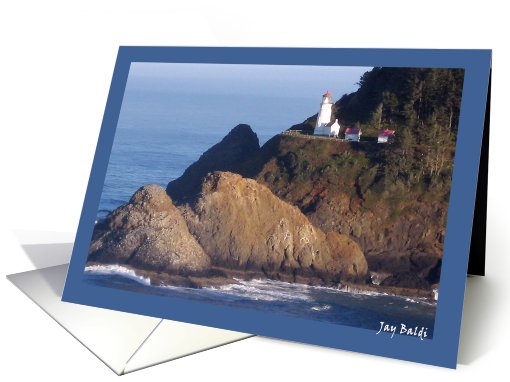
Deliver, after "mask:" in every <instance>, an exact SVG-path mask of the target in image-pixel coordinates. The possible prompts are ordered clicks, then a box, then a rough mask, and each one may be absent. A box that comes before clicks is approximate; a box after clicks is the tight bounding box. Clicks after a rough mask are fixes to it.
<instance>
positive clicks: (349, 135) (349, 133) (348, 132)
mask: <svg viewBox="0 0 510 382" xmlns="http://www.w3.org/2000/svg"><path fill="white" fill-rule="evenodd" d="M345 139H346V140H348V141H356V142H359V140H360V139H361V129H356V128H354V127H348V128H347V129H345Z"/></svg>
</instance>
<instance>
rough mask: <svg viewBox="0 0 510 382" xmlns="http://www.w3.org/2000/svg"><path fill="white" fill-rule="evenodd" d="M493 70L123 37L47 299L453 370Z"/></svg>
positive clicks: (431, 58)
mask: <svg viewBox="0 0 510 382" xmlns="http://www.w3.org/2000/svg"><path fill="white" fill-rule="evenodd" d="M490 65H491V52H490V51H483V50H399V49H310V48H307V49H301V48H192V47H158V48H153V47H122V48H121V49H120V50H119V55H118V59H117V63H116V66H115V71H114V74H113V80H112V85H111V90H110V94H109V97H108V102H107V106H106V111H105V115H104V120H103V125H102V128H101V133H100V137H99V141H98V145H97V150H96V155H95V159H94V164H93V168H92V172H91V176H90V181H89V186H88V189H87V195H86V199H85V203H84V207H83V212H82V216H81V220H80V225H79V231H78V235H77V238H76V242H75V246H74V250H73V256H72V260H71V265H70V268H69V272H68V276H67V280H66V286H65V290H64V294H63V300H64V301H67V302H75V303H79V304H85V305H92V306H97V307H103V308H108V309H113V310H119V311H125V312H131V313H138V314H143V315H147V316H153V317H163V318H168V319H172V320H177V321H183V322H188V323H193V324H199V325H206V326H211V327H216V328H222V329H229V330H234V331H239V332H244V333H253V334H259V335H264V336H269V337H274V338H281V339H287V340H293V341H299V342H305V343H312V344H318V345H323V346H329V347H334V348H339V349H348V350H354V351H359V352H365V353H370V354H376V355H383V356H388V357H394V358H400V359H404V360H410V361H416V362H423V363H429V364H434V365H440V366H446V367H455V365H456V356H457V347H458V339H459V331H460V322H461V315H462V304H463V293H464V287H465V278H466V273H467V266H468V259H469V258H470V248H471V262H470V266H471V268H470V272H471V273H474V274H483V270H484V267H483V264H484V238H485V211H486V193H485V192H486V182H487V180H486V177H485V176H486V172H487V160H488V156H487V147H488V96H489V91H488V89H489V75H490ZM486 115H487V118H486ZM484 122H485V125H486V126H485V129H484ZM483 133H485V134H483ZM483 135H484V137H485V139H484V144H483V145H482V136H483ZM482 146H483V149H482ZM479 170H480V171H479ZM475 201H476V203H475ZM475 204H476V213H475ZM473 222H474V224H473Z"/></svg>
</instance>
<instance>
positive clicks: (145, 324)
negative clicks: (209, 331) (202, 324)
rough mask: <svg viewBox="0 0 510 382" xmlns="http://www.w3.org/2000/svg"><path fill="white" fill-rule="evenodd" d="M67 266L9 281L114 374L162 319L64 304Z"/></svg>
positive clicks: (118, 372)
mask: <svg viewBox="0 0 510 382" xmlns="http://www.w3.org/2000/svg"><path fill="white" fill-rule="evenodd" d="M67 267H68V266H67V265H59V266H55V267H50V268H43V269H38V270H34V271H29V272H23V273H18V274H14V275H9V276H7V278H8V279H9V280H10V281H11V282H12V283H13V284H14V285H16V286H17V287H18V288H19V289H20V290H22V291H23V292H24V293H25V294H26V295H27V296H28V297H30V299H32V300H33V301H34V302H35V303H36V304H37V305H39V306H40V307H41V308H42V309H43V310H44V311H45V312H46V313H48V314H49V315H50V316H51V317H52V318H53V319H54V320H55V321H57V322H58V323H59V324H60V325H61V326H62V327H63V328H64V329H66V330H67V331H68V332H69V333H70V334H72V335H73V336H74V337H75V338H76V339H77V340H78V341H80V342H81V343H82V344H83V345H84V346H85V347H87V348H88V349H89V350H90V351H91V352H92V353H93V354H94V355H96V356H97V357H98V358H99V359H100V360H101V361H103V362H104V363H105V364H106V365H107V366H108V367H110V368H111V369H112V370H113V371H114V372H115V373H117V374H122V373H123V371H124V369H125V366H126V364H127V362H128V360H129V359H130V358H131V357H132V356H133V354H134V353H135V352H136V350H137V349H138V348H139V347H140V345H141V344H142V343H143V342H144V340H145V339H146V338H147V337H148V336H149V335H150V333H151V332H152V331H153V330H154V329H155V328H156V326H157V325H158V324H159V322H160V321H161V319H159V318H153V317H146V316H140V315H135V314H127V313H123V312H117V311H113V310H107V309H100V308H93V307H90V306H84V305H78V304H71V303H66V302H62V301H61V300H60V296H61V295H62V289H63V287H64V282H65V277H66V274H67Z"/></svg>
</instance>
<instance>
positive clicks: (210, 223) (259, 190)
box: [181, 172, 367, 282]
mask: <svg viewBox="0 0 510 382" xmlns="http://www.w3.org/2000/svg"><path fill="white" fill-rule="evenodd" d="M181 209H182V211H183V215H184V217H185V219H186V221H187V223H188V227H189V229H190V231H191V232H192V233H193V235H194V236H195V237H196V238H197V240H198V242H199V243H200V245H201V246H202V248H203V249H204V250H205V252H206V253H207V254H208V255H209V256H210V258H211V261H212V262H213V264H214V265H216V266H221V267H225V268H230V269H243V270H250V271H253V270H255V271H260V272H263V273H264V274H266V276H267V277H271V278H274V277H279V276H280V275H283V276H288V275H293V276H294V277H297V276H299V277H310V278H312V277H318V278H320V279H322V280H324V281H326V282H340V281H342V280H349V281H358V282H360V281H361V282H362V281H364V280H365V279H366V276H367V263H366V260H365V258H364V256H363V253H362V252H361V250H360V248H359V246H358V245H357V244H356V243H355V242H354V241H352V240H351V239H349V238H348V237H347V236H345V235H341V234H338V233H329V234H328V235H326V234H325V233H324V232H322V231H321V230H320V229H318V228H316V227H314V226H313V225H312V224H311V223H310V222H309V221H308V219H307V218H306V216H305V215H303V213H301V211H300V210H299V209H298V208H297V207H294V206H291V205H290V204H287V203H285V202H284V201H282V200H281V199H279V198H278V197H276V196H275V195H273V193H272V192H271V191H270V190H269V189H268V188H267V187H266V186H264V185H261V184H259V183H257V182H256V181H254V180H252V179H246V178H243V177H241V176H240V175H237V174H233V173H229V172H214V173H212V174H209V175H208V176H207V177H206V178H205V180H204V181H203V183H202V186H201V192H200V195H199V197H198V199H197V200H196V201H194V202H193V203H190V204H189V205H187V206H185V207H181Z"/></svg>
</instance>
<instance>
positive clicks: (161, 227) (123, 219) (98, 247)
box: [88, 185, 210, 274]
mask: <svg viewBox="0 0 510 382" xmlns="http://www.w3.org/2000/svg"><path fill="white" fill-rule="evenodd" d="M88 261H90V262H100V263H116V264H128V265H131V266H133V267H136V268H141V269H148V270H155V271H164V272H171V273H177V274H179V273H182V274H192V273H200V272H204V271H207V270H208V268H209V265H210V260H209V257H208V256H207V255H206V254H205V253H204V251H203V250H202V248H201V247H200V245H199V244H198V243H197V242H196V240H195V239H194V238H193V236H192V235H191V234H190V232H189V231H188V227H187V225H186V222H185V221H184V219H183V217H182V216H181V214H180V212H179V210H178V209H177V208H176V207H175V206H174V205H173V203H172V200H171V199H170V197H169V196H168V195H167V193H166V192H165V190H164V189H163V188H162V187H160V186H157V185H148V186H145V187H142V188H140V189H139V190H138V191H136V193H135V194H134V195H133V196H132V197H131V200H130V201H129V203H127V204H125V205H123V206H121V207H119V208H117V209H116V210H115V211H113V212H112V213H111V214H109V215H108V216H107V218H106V219H105V220H104V221H101V222H100V223H98V224H97V225H96V227H95V229H94V235H93V238H92V243H91V245H90V248H89V256H88Z"/></svg>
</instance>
